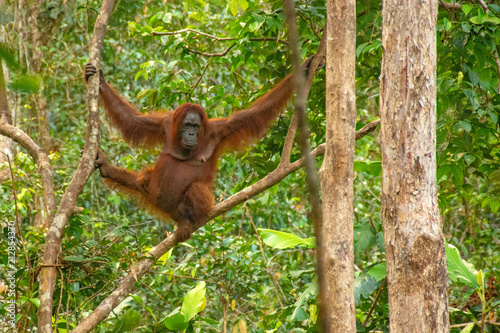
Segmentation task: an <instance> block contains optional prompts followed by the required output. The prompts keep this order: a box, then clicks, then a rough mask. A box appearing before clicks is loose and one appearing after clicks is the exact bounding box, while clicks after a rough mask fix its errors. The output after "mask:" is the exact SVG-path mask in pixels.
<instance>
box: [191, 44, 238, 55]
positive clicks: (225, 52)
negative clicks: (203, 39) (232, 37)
mask: <svg viewBox="0 0 500 333" xmlns="http://www.w3.org/2000/svg"><path fill="white" fill-rule="evenodd" d="M235 45H236V43H233V45H231V46H229V47H228V48H227V49H226V50H225V51H224V52H221V53H203V52H198V51H194V50H191V49H188V51H189V53H194V54H199V55H202V56H205V57H223V56H225V55H226V54H227V53H228V52H229V50H231V49H232V48H233V47H234V46H235Z"/></svg>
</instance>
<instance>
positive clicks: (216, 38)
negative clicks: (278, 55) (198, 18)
mask: <svg viewBox="0 0 500 333" xmlns="http://www.w3.org/2000/svg"><path fill="white" fill-rule="evenodd" d="M185 32H192V33H195V34H197V35H200V36H205V37H208V38H211V39H214V40H216V41H218V42H220V41H226V40H238V38H235V37H217V36H213V35H209V34H207V33H204V32H201V31H197V30H193V29H182V30H177V31H172V32H158V31H153V32H152V33H151V34H152V35H153V36H165V35H178V34H182V33H185ZM248 40H250V41H252V42H264V41H269V42H278V43H281V44H287V42H286V41H283V40H281V39H279V38H275V37H255V38H249V39H248Z"/></svg>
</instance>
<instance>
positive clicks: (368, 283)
mask: <svg viewBox="0 0 500 333" xmlns="http://www.w3.org/2000/svg"><path fill="white" fill-rule="evenodd" d="M378 286H379V284H378V283H377V280H376V279H375V278H374V277H372V276H369V275H367V274H361V275H360V276H359V277H357V278H355V279H354V301H355V302H356V304H359V303H360V302H361V296H363V298H365V299H366V298H368V297H370V295H371V294H372V293H373V292H374V291H375V290H377V288H378Z"/></svg>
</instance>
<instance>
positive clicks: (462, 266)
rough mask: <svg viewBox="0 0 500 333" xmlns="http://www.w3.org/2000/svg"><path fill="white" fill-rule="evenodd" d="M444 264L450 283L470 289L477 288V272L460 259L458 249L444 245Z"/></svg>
mask: <svg viewBox="0 0 500 333" xmlns="http://www.w3.org/2000/svg"><path fill="white" fill-rule="evenodd" d="M446 262H447V264H448V274H449V276H450V279H451V281H453V282H461V283H463V284H465V285H466V286H469V287H471V288H478V287H479V285H478V284H477V271H476V269H475V268H474V266H473V265H472V264H470V263H468V262H467V261H465V260H463V259H462V258H461V257H460V252H458V249H457V248H456V247H455V246H453V245H451V244H446Z"/></svg>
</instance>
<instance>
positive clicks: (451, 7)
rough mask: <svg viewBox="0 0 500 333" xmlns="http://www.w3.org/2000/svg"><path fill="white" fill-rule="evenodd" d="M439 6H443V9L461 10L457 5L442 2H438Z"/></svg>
mask: <svg viewBox="0 0 500 333" xmlns="http://www.w3.org/2000/svg"><path fill="white" fill-rule="evenodd" d="M439 4H440V5H441V6H443V7H444V8H446V9H450V10H456V9H458V10H460V9H462V5H461V4H459V3H449V2H444V1H443V0H439Z"/></svg>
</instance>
